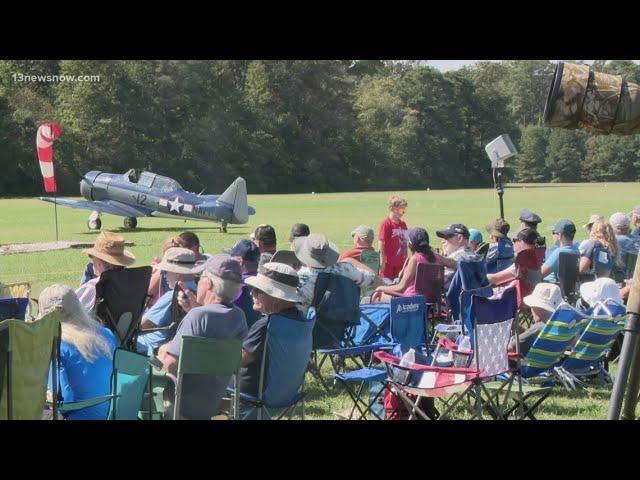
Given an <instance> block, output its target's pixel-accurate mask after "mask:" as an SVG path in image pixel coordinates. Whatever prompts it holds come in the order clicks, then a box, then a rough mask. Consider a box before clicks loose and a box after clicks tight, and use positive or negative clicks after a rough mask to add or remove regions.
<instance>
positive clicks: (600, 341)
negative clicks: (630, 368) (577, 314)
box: [555, 300, 626, 390]
mask: <svg viewBox="0 0 640 480" xmlns="http://www.w3.org/2000/svg"><path fill="white" fill-rule="evenodd" d="M625 314H626V311H625V307H624V305H620V304H618V303H615V302H614V301H612V300H607V301H606V302H598V303H597V304H596V305H595V306H594V308H593V311H592V314H591V315H590V318H589V319H588V320H587V321H588V323H587V326H586V328H585V329H584V331H583V332H582V333H581V334H580V336H579V337H578V341H577V342H576V344H575V345H574V346H573V348H572V349H571V353H570V354H569V355H568V356H567V357H566V358H565V359H564V361H563V362H562V364H561V365H560V366H558V367H556V368H555V373H556V375H557V376H558V378H559V379H560V380H561V382H562V384H563V385H564V386H565V388H567V389H570V390H574V389H575V387H576V385H579V386H586V383H585V381H586V380H588V379H590V378H594V377H596V378H599V379H600V382H601V384H603V385H604V384H606V383H612V382H611V376H610V375H609V372H607V370H606V368H605V362H606V357H607V353H608V352H609V350H610V348H611V346H612V345H613V343H614V341H615V340H616V337H617V336H618V335H619V333H620V332H621V330H622V327H623V322H624V316H625Z"/></svg>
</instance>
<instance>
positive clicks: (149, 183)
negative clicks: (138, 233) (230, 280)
mask: <svg viewBox="0 0 640 480" xmlns="http://www.w3.org/2000/svg"><path fill="white" fill-rule="evenodd" d="M80 194H81V195H82V196H83V197H84V198H85V199H86V200H74V199H70V198H53V197H40V200H44V201H45V202H51V203H56V204H58V205H63V206H66V207H71V208H84V209H85V210H91V211H92V212H93V213H92V214H91V216H90V217H89V220H88V221H87V226H88V227H89V228H90V229H92V230H99V229H100V227H101V225H102V222H101V221H100V215H101V214H103V213H108V214H111V215H118V216H121V217H125V219H124V226H125V228H136V226H137V224H138V221H137V218H138V217H168V218H178V219H187V218H189V219H194V220H209V221H214V222H217V223H220V231H221V232H226V231H227V225H228V224H244V223H247V221H248V220H249V215H253V214H255V213H256V211H255V210H254V209H253V208H252V207H250V206H249V205H248V204H247V184H246V182H245V180H244V178H241V177H238V178H236V179H235V180H234V182H233V183H232V184H231V185H230V186H229V188H227V189H226V190H225V191H224V193H223V194H222V195H199V194H195V193H191V192H187V191H185V190H184V189H183V188H182V187H181V186H180V184H179V183H178V182H176V181H175V180H173V179H172V178H169V177H163V176H161V175H157V174H155V173H151V172H145V171H143V172H141V173H140V176H139V177H138V176H137V175H136V171H135V170H134V169H131V170H129V171H127V172H126V173H124V174H119V173H105V172H100V171H95V170H94V171H91V172H88V173H87V174H86V175H83V176H82V180H81V181H80Z"/></svg>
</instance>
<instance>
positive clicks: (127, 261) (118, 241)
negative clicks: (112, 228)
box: [82, 230, 136, 267]
mask: <svg viewBox="0 0 640 480" xmlns="http://www.w3.org/2000/svg"><path fill="white" fill-rule="evenodd" d="M82 251H83V252H84V253H86V254H87V255H91V256H93V257H96V258H99V259H100V260H103V261H105V262H107V263H110V264H111V265H120V266H121V267H128V266H129V265H132V264H133V263H134V262H135V261H136V257H135V255H134V254H133V253H131V252H130V251H128V250H125V249H124V237H123V236H122V235H118V234H116V233H113V232H109V231H106V230H104V231H102V232H100V235H98V238H96V243H95V244H94V245H93V248H87V249H85V250H82Z"/></svg>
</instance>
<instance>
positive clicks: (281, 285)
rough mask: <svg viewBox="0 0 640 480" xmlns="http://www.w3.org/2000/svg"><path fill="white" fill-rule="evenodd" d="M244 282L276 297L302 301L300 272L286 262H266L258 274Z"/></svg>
mask: <svg viewBox="0 0 640 480" xmlns="http://www.w3.org/2000/svg"><path fill="white" fill-rule="evenodd" d="M244 283H246V284H247V285H251V286H252V287H254V288H257V289H258V290H262V291H263V292H265V293H266V294H267V295H269V296H271V297H274V298H279V299H281V300H286V301H288V302H294V303H296V302H299V301H300V298H299V296H298V290H297V289H298V285H299V283H300V280H299V278H298V272H296V271H295V269H294V268H292V267H290V266H289V265H285V264H284V263H277V262H269V263H265V264H264V265H263V266H262V268H261V269H260V270H259V271H258V275H256V276H255V277H249V278H247V279H245V281H244Z"/></svg>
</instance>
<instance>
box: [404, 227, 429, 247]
mask: <svg viewBox="0 0 640 480" xmlns="http://www.w3.org/2000/svg"><path fill="white" fill-rule="evenodd" d="M407 238H408V239H409V241H410V242H411V243H412V244H413V246H414V247H428V246H429V234H428V233H427V231H426V230H425V229H424V228H421V227H412V228H410V229H409V231H408V232H407Z"/></svg>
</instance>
